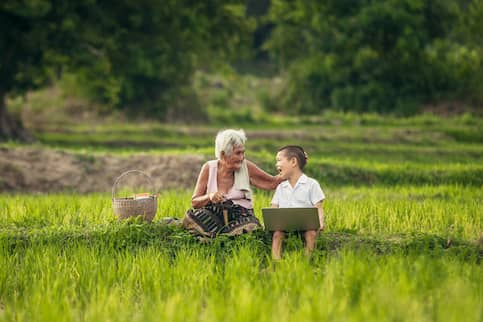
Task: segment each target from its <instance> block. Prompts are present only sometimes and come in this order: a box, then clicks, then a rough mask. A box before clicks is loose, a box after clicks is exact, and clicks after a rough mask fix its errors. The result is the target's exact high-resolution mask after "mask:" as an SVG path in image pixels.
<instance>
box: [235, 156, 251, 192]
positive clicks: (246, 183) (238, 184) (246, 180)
mask: <svg viewBox="0 0 483 322" xmlns="http://www.w3.org/2000/svg"><path fill="white" fill-rule="evenodd" d="M235 188H236V189H238V190H241V191H243V192H245V198H247V199H248V200H252V191H251V190H250V176H249V175H248V166H247V161H246V160H243V162H242V165H241V168H240V170H237V171H235Z"/></svg>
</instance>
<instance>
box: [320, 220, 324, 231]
mask: <svg viewBox="0 0 483 322" xmlns="http://www.w3.org/2000/svg"><path fill="white" fill-rule="evenodd" d="M324 228H325V225H324V222H321V223H320V231H323V230H324Z"/></svg>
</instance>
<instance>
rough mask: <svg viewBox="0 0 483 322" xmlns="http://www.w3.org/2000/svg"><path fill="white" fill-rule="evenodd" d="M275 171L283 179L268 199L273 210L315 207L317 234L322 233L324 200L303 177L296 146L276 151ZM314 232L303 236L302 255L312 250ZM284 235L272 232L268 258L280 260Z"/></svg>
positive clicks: (299, 149)
mask: <svg viewBox="0 0 483 322" xmlns="http://www.w3.org/2000/svg"><path fill="white" fill-rule="evenodd" d="M276 160H277V163H276V166H277V170H278V171H279V173H280V176H281V177H282V178H283V179H285V180H286V181H283V182H282V183H280V184H279V185H278V187H277V190H276V191H275V195H274V196H273V198H272V202H271V204H272V207H274V208H278V207H280V208H297V207H317V210H318V213H319V220H320V230H323V229H324V210H323V208H322V202H323V200H324V199H325V195H324V192H323V191H322V189H321V188H320V185H319V183H318V182H317V181H316V180H314V179H312V178H309V177H307V176H306V175H305V174H304V173H303V169H304V167H305V165H306V164H307V154H306V153H305V152H304V149H303V148H302V147H300V146H296V145H287V146H284V147H283V148H281V149H279V150H278V153H277V158H276ZM317 235H318V230H307V231H304V232H303V236H304V239H305V254H306V255H309V254H310V253H311V252H312V251H313V250H314V249H315V241H316V239H317ZM284 237H285V232H283V231H275V232H274V233H273V238H272V258H273V259H275V260H279V259H281V258H282V243H283V239H284Z"/></svg>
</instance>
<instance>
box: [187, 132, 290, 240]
mask: <svg viewBox="0 0 483 322" xmlns="http://www.w3.org/2000/svg"><path fill="white" fill-rule="evenodd" d="M245 142H246V136H245V132H243V130H238V131H237V130H231V129H230V130H224V131H221V132H219V133H218V135H217V136H216V141H215V156H216V160H211V161H208V162H206V163H205V164H204V165H203V167H202V168H201V171H200V174H199V176H198V181H197V182H196V187H195V191H194V193H193V197H192V198H191V205H192V206H193V208H194V209H190V210H188V212H187V214H186V216H185V218H184V220H183V225H184V227H185V228H186V229H188V230H189V231H191V232H192V233H193V234H195V235H201V236H205V237H214V236H216V235H217V234H220V233H223V234H228V235H238V234H242V233H244V232H249V231H252V230H255V229H257V228H259V227H260V223H259V222H258V220H257V218H256V217H255V216H254V213H253V200H252V192H251V189H250V185H253V186H255V187H257V188H260V189H264V190H274V189H275V188H276V187H277V185H278V184H279V183H280V182H281V181H282V180H283V179H282V178H280V177H279V176H271V175H269V174H267V173H266V172H264V171H263V170H261V169H260V168H258V167H257V166H256V165H255V164H254V163H253V162H251V161H249V160H246V159H245Z"/></svg>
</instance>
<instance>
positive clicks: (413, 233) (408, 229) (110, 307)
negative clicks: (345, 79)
mask: <svg viewBox="0 0 483 322" xmlns="http://www.w3.org/2000/svg"><path fill="white" fill-rule="evenodd" d="M325 190H326V194H327V196H328V199H327V201H326V203H325V210H326V217H327V230H326V231H325V232H324V233H322V234H321V235H320V236H319V240H318V244H317V249H316V251H315V253H314V255H313V257H312V258H311V259H310V260H309V259H307V258H305V257H304V255H303V245H302V241H301V240H299V239H298V238H297V237H296V236H289V238H288V239H287V240H286V243H285V245H286V247H285V252H284V259H283V260H282V261H281V262H278V263H273V262H272V261H271V260H270V236H269V235H267V234H265V233H264V232H263V231H260V232H257V233H255V234H251V235H245V236H240V237H238V238H227V237H220V238H217V239H215V240H213V241H211V242H208V243H202V242H199V241H198V240H197V239H195V238H193V237H191V236H190V235H189V234H187V233H186V232H185V231H183V230H182V229H181V228H178V227H175V226H166V225H165V224H163V220H162V219H163V217H165V216H170V217H173V216H176V217H181V216H182V215H183V214H184V212H185V210H186V209H187V208H188V207H189V196H190V195H191V191H165V192H164V193H163V194H162V195H161V197H160V201H159V211H158V215H157V216H156V218H155V220H154V223H151V224H146V223H143V222H140V221H127V222H118V221H117V220H116V218H115V217H114V215H113V213H112V209H111V205H110V199H109V196H108V195H86V196H79V195H63V194H60V195H48V196H32V195H2V198H1V199H0V216H1V217H0V265H1V267H2V269H1V270H0V304H1V307H2V309H0V319H2V320H5V321H64V320H72V321H106V320H110V321H125V320H126V321H127V320H129V321H159V320H163V321H164V320H169V321H186V320H193V321H255V320H256V321H299V320H304V321H319V320H331V321H339V320H340V321H368V320H370V321H427V320H432V321H460V320H461V317H462V316H461V314H462V312H464V318H465V321H479V320H481V318H482V310H481V304H482V303H481V299H482V297H481V295H482V291H483V289H482V285H483V283H482V282H483V280H482V279H483V270H482V266H481V257H482V253H481V252H482V249H481V246H478V238H479V234H480V233H481V231H482V216H481V213H482V206H481V204H482V202H481V198H482V197H481V196H482V194H481V192H482V191H481V188H476V187H469V186H466V187H463V186H452V185H450V186H425V187H415V186H400V187H392V188H387V187H373V188H367V187H366V188H358V187H344V188H332V189H331V188H330V187H328V188H326V189H325ZM270 197H271V195H270V194H267V193H261V192H257V193H256V195H255V202H256V205H257V208H256V212H257V213H258V214H260V208H261V207H263V206H266V205H268V204H269V202H270Z"/></svg>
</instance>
